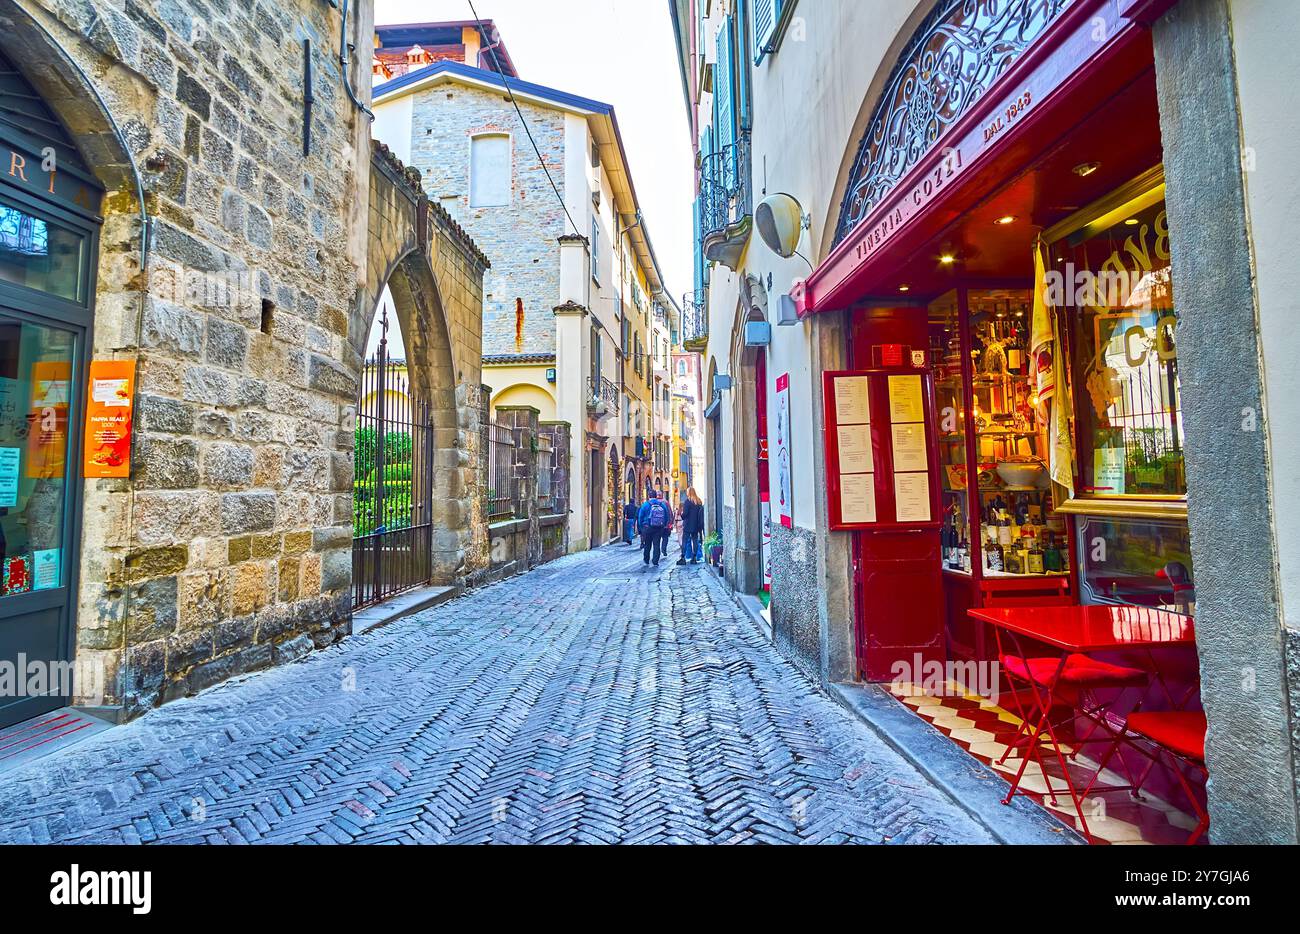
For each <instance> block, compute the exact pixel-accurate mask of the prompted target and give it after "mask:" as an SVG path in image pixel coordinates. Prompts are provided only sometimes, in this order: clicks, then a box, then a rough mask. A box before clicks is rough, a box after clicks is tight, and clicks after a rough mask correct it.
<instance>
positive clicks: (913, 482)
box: [894, 473, 930, 522]
mask: <svg viewBox="0 0 1300 934" xmlns="http://www.w3.org/2000/svg"><path fill="white" fill-rule="evenodd" d="M894 518H895V519H896V520H897V521H898V522H929V521H930V475H929V474H928V473H896V474H894Z"/></svg>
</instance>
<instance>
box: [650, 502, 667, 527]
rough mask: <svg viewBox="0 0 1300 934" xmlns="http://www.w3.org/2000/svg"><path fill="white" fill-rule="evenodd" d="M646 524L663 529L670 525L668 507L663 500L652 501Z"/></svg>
mask: <svg viewBox="0 0 1300 934" xmlns="http://www.w3.org/2000/svg"><path fill="white" fill-rule="evenodd" d="M646 525H648V526H649V527H650V528H652V529H662V528H664V527H666V526H667V525H668V507H667V506H665V505H664V503H663V501H662V500H657V499H652V500H651V501H650V512H649V513H648V514H647V515H646Z"/></svg>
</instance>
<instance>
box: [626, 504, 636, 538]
mask: <svg viewBox="0 0 1300 934" xmlns="http://www.w3.org/2000/svg"><path fill="white" fill-rule="evenodd" d="M636 512H637V509H636V503H634V502H633V501H632V500H630V499H629V500H628V501H627V502H626V503H624V504H623V544H624V545H630V544H632V541H633V537H634V534H635V533H634V530H635V529H636Z"/></svg>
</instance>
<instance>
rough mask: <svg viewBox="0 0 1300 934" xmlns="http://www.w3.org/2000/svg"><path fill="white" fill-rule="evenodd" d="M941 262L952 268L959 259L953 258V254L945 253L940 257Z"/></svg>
mask: <svg viewBox="0 0 1300 934" xmlns="http://www.w3.org/2000/svg"><path fill="white" fill-rule="evenodd" d="M939 262H941V263H943V264H944V265H945V266H951V265H952V264H953V263H955V262H957V257H955V256H953V255H952V254H951V253H944V254H942V255H941V256H940V257H939Z"/></svg>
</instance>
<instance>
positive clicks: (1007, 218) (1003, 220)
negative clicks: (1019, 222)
mask: <svg viewBox="0 0 1300 934" xmlns="http://www.w3.org/2000/svg"><path fill="white" fill-rule="evenodd" d="M1015 220H1016V216H1015V215H1014V214H1004V215H1002V216H1001V217H999V218H998V219H997V220H995V221H994V222H993V223H995V224H1004V225H1005V224H1013V223H1015Z"/></svg>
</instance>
